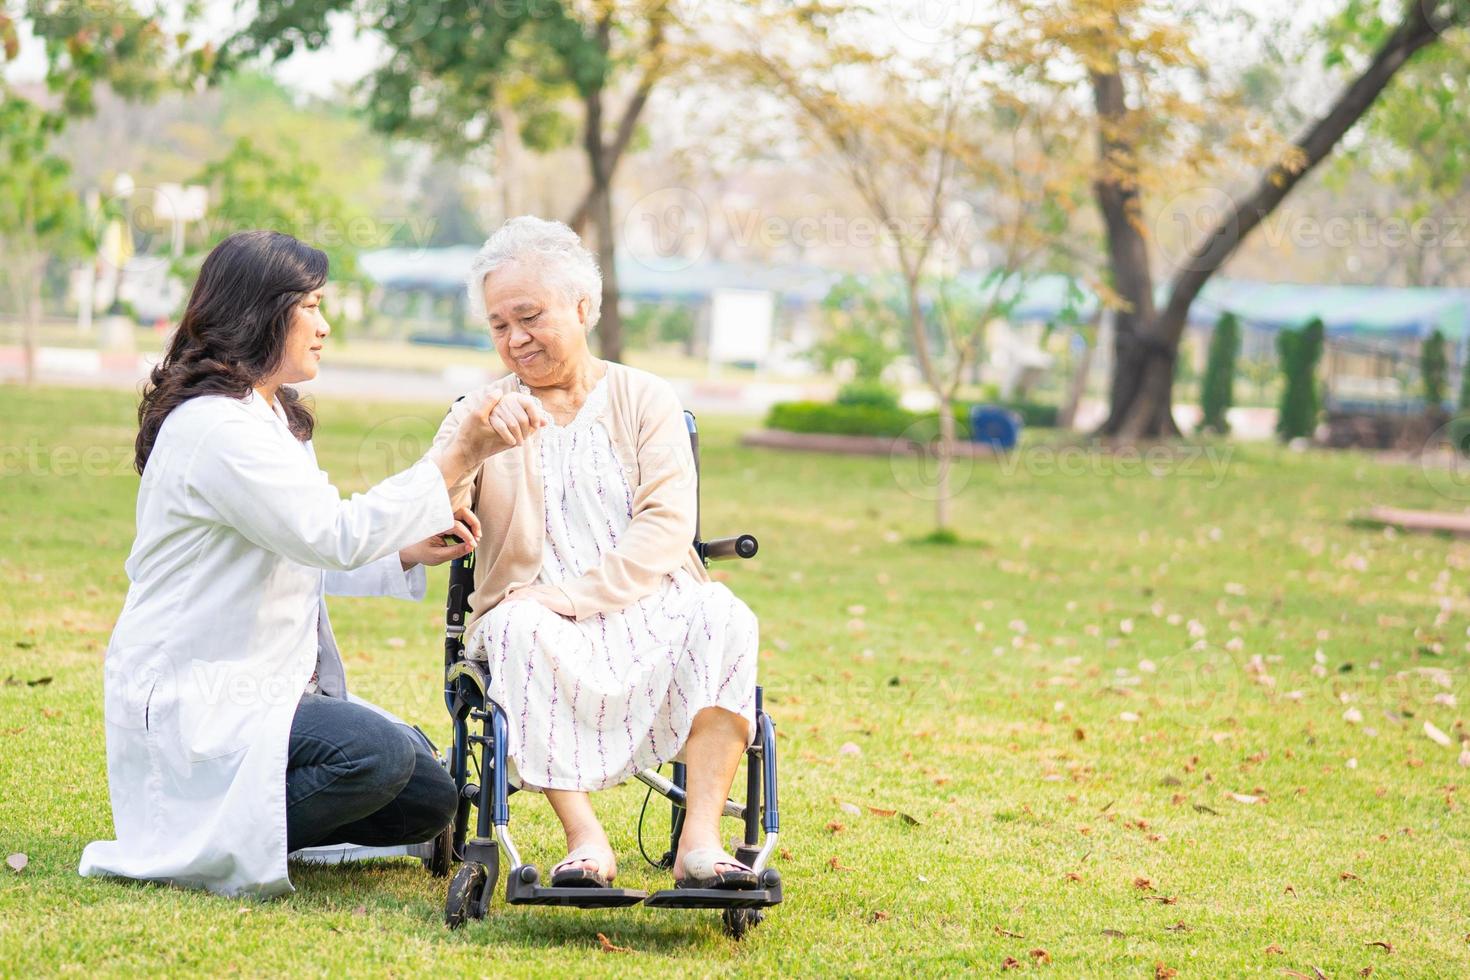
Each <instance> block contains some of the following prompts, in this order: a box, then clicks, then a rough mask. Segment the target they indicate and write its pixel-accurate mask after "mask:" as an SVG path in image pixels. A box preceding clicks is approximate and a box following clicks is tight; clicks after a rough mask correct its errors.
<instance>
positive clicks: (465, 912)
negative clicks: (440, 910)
mask: <svg viewBox="0 0 1470 980" xmlns="http://www.w3.org/2000/svg"><path fill="white" fill-rule="evenodd" d="M493 888H494V886H493V885H492V884H491V882H490V875H489V873H488V872H487V870H486V868H485V866H484V865H483V864H479V863H476V862H470V863H468V864H465V865H463V866H461V867H460V869H459V873H458V874H456V875H455V876H454V880H453V881H451V882H450V883H449V895H448V897H447V898H445V900H444V924H445V925H447V926H448V927H449V928H451V929H458V928H459V927H460V926H462V925H464V921H465V919H466V918H470V919H483V918H484V917H485V909H486V907H487V906H488V905H489V904H490V892H491V890H492V889H493Z"/></svg>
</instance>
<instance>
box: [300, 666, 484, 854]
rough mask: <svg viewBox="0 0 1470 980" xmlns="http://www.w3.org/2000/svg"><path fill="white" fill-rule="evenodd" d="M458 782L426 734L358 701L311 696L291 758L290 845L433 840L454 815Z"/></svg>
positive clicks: (305, 701)
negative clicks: (400, 723) (435, 752)
mask: <svg viewBox="0 0 1470 980" xmlns="http://www.w3.org/2000/svg"><path fill="white" fill-rule="evenodd" d="M456 802H457V797H456V794H455V789H454V780H453V779H451V778H449V775H448V773H446V772H445V771H444V769H443V767H442V766H440V765H439V763H438V761H437V760H436V759H435V758H434V756H433V753H431V752H430V751H429V746H428V744H427V742H426V740H425V739H424V737H423V736H422V735H420V734H419V733H418V732H416V731H414V730H413V729H412V728H409V727H408V726H407V725H399V724H395V723H394V722H392V721H391V720H389V719H387V718H384V717H383V716H382V715H380V714H378V713H377V712H375V711H373V710H372V709H371V708H367V707H364V706H362V705H360V704H352V703H351V702H349V701H344V700H341V699H339V698H329V697H325V696H323V695H320V694H306V695H303V696H302V698H301V703H300V704H298V705H297V706H296V716H295V718H294V719H293V720H292V722H291V744H290V749H289V751H288V754H287V757H286V848H287V850H289V851H294V850H297V849H298V848H302V847H316V846H318V845H323V844H361V845H364V846H367V847H388V846H392V845H395V844H417V843H420V842H421V841H426V840H429V839H430V838H432V837H434V836H435V835H436V834H438V833H439V832H440V831H442V830H443V829H444V828H445V827H447V826H449V824H450V822H451V821H452V820H453V819H454V811H455V805H456Z"/></svg>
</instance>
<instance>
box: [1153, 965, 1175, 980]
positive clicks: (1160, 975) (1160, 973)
mask: <svg viewBox="0 0 1470 980" xmlns="http://www.w3.org/2000/svg"><path fill="white" fill-rule="evenodd" d="M1178 975H1179V971H1178V970H1176V969H1174V968H1173V967H1172V966H1165V965H1164V964H1163V963H1162V962H1159V963H1155V964H1154V980H1170V978H1172V977H1177V976H1178Z"/></svg>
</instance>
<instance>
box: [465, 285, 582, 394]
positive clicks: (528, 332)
mask: <svg viewBox="0 0 1470 980" xmlns="http://www.w3.org/2000/svg"><path fill="white" fill-rule="evenodd" d="M587 307H588V303H587V301H586V300H585V299H584V300H582V301H581V302H580V303H571V302H568V301H567V300H566V299H565V298H564V297H563V295H562V293H561V291H560V290H557V289H554V288H551V287H548V286H547V285H545V284H544V283H543V282H542V281H541V280H540V279H539V278H538V276H537V275H536V270H535V269H534V268H526V267H523V266H522V265H521V264H520V263H519V262H515V263H511V264H510V265H508V266H505V267H503V268H500V269H497V270H496V271H494V272H492V273H490V274H489V275H488V276H486V277H485V314H486V317H487V318H488V319H489V323H490V339H491V340H493V341H494V342H495V350H496V351H498V352H499V354H500V359H501V361H503V362H504V363H505V366H506V368H507V369H509V370H511V371H514V372H515V373H516V375H518V376H519V377H520V378H521V380H522V381H524V382H526V384H528V385H531V386H533V387H536V386H541V385H553V384H559V383H561V382H563V381H565V380H567V379H568V378H570V377H571V376H572V375H573V373H574V372H576V371H577V370H578V369H579V368H580V367H582V366H583V364H585V363H586V361H587V359H588V358H590V357H591V352H590V351H588V349H587Z"/></svg>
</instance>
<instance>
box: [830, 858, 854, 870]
mask: <svg viewBox="0 0 1470 980" xmlns="http://www.w3.org/2000/svg"><path fill="white" fill-rule="evenodd" d="M827 867H829V868H831V869H832V870H833V871H851V870H852V869H851V868H849V867H848V866H847V865H845V864H843V863H842V862H841V861H839V860H837V855H835V854H834V855H832V856H831V857H829V858H828V859H827Z"/></svg>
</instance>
